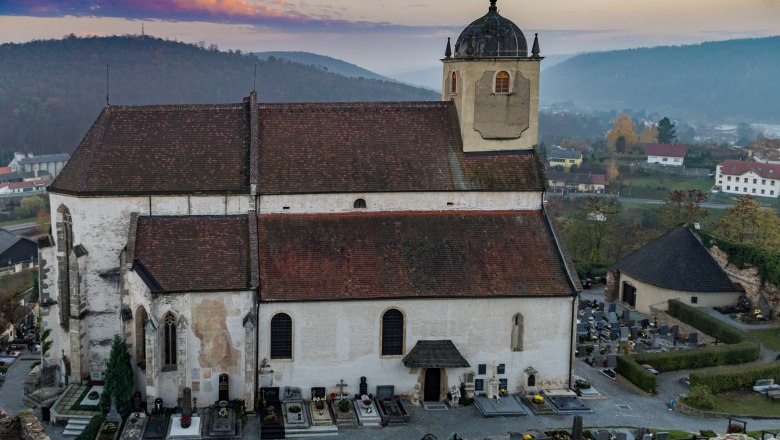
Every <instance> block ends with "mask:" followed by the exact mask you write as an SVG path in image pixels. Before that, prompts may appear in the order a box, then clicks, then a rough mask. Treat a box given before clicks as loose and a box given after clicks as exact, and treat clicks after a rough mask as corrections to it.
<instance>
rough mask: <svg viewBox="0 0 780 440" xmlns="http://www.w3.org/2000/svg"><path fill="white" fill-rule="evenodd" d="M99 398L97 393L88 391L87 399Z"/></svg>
mask: <svg viewBox="0 0 780 440" xmlns="http://www.w3.org/2000/svg"><path fill="white" fill-rule="evenodd" d="M99 398H100V393H98V392H97V391H90V392H89V394H87V399H89V400H98V399H99Z"/></svg>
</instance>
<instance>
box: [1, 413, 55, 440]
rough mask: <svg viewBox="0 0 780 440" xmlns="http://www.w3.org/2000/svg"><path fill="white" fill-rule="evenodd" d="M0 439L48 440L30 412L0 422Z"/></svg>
mask: <svg viewBox="0 0 780 440" xmlns="http://www.w3.org/2000/svg"><path fill="white" fill-rule="evenodd" d="M0 438H1V439H3V440H17V439H19V440H49V436H48V435H46V432H45V431H44V430H43V427H42V426H41V423H40V422H39V421H38V419H36V418H35V416H34V415H33V413H32V411H30V410H25V411H22V412H20V413H19V414H14V415H12V416H8V417H6V418H4V419H2V420H0Z"/></svg>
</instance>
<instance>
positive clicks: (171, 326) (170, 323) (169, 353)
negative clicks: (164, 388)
mask: <svg viewBox="0 0 780 440" xmlns="http://www.w3.org/2000/svg"><path fill="white" fill-rule="evenodd" d="M163 324H164V325H165V332H164V333H165V341H164V342H163V350H165V353H164V354H165V355H164V356H163V357H164V358H165V365H164V366H163V368H165V369H168V370H171V369H175V368H176V317H175V316H173V313H171V312H168V313H166V314H165V318H164V319H163Z"/></svg>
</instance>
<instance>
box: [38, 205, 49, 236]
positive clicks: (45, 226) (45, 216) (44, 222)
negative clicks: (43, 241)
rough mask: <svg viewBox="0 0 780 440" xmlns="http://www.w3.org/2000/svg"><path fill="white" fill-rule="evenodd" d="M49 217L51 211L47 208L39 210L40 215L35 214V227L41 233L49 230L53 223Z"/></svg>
mask: <svg viewBox="0 0 780 440" xmlns="http://www.w3.org/2000/svg"><path fill="white" fill-rule="evenodd" d="M49 217H50V216H49V211H47V210H45V209H41V210H40V211H38V215H36V216H35V227H36V229H37V230H38V233H39V234H46V233H47V232H49V225H50V224H51V218H49Z"/></svg>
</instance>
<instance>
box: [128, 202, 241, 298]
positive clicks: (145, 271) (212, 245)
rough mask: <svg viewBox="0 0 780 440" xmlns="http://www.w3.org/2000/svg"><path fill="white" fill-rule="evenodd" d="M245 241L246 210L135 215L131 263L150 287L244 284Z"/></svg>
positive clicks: (209, 288) (191, 289) (169, 288)
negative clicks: (218, 213)
mask: <svg viewBox="0 0 780 440" xmlns="http://www.w3.org/2000/svg"><path fill="white" fill-rule="evenodd" d="M249 241H250V234H249V219H248V217H247V216H246V215H243V216H219V217H217V216H213V217H211V216H203V217H139V218H138V223H137V226H136V233H135V245H134V247H133V249H132V252H133V259H134V266H135V268H136V271H137V272H139V275H140V276H141V278H142V279H144V281H145V282H146V283H147V285H149V287H150V289H151V290H152V292H153V293H159V292H197V291H223V290H224V291H229V290H249V289H250V288H251V286H250V284H251V281H250V278H251V276H250V271H251V268H250V265H251V263H250V261H251V259H250V255H249V252H250V251H249V249H250V243H249ZM139 263H140V264H139Z"/></svg>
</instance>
